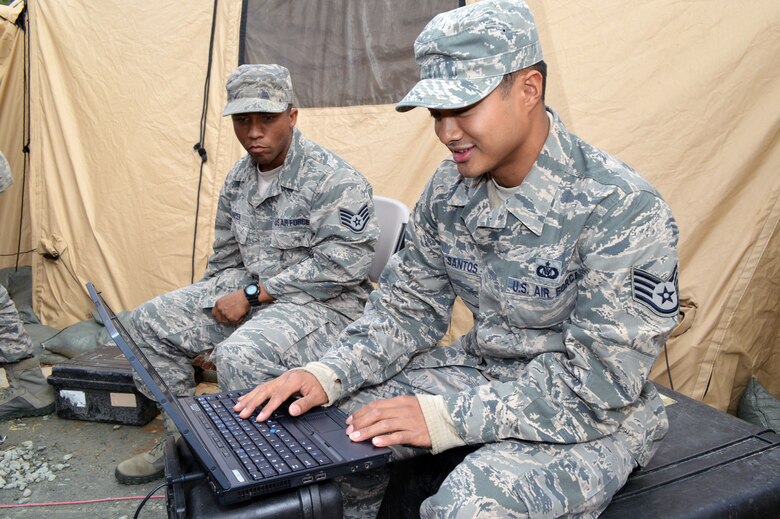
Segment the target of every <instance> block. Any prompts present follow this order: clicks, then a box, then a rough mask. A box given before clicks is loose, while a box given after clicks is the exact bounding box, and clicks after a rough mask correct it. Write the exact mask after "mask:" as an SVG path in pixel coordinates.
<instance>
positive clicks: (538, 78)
mask: <svg viewBox="0 0 780 519" xmlns="http://www.w3.org/2000/svg"><path fill="white" fill-rule="evenodd" d="M543 82H544V80H543V79H542V74H541V72H539V71H538V70H535V69H528V70H527V71H526V72H525V74H523V76H522V87H523V97H524V98H525V101H526V103H527V105H528V107H529V108H533V107H534V106H536V105H537V104H539V103H540V102H541V100H542V84H543Z"/></svg>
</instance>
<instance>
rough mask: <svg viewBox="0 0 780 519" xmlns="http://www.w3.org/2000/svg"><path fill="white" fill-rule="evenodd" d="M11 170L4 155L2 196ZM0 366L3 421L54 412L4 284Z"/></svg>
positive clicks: (10, 179)
mask: <svg viewBox="0 0 780 519" xmlns="http://www.w3.org/2000/svg"><path fill="white" fill-rule="evenodd" d="M13 181H14V178H13V176H12V175H11V168H10V166H9V165H8V161H7V160H6V159H5V156H4V155H3V154H2V152H0V193H2V192H3V191H5V190H6V189H8V187H9V186H10V185H11V184H13ZM0 366H1V367H3V368H5V374H6V377H7V378H8V389H6V390H5V391H3V392H2V394H0V422H2V421H5V420H11V419H12V418H22V417H24V416H42V415H46V414H49V413H51V412H52V411H54V391H53V390H52V387H51V386H50V385H49V384H48V383H47V382H46V377H45V376H44V375H43V372H42V371H41V365H40V363H39V361H38V358H37V357H36V356H35V352H34V350H33V342H32V339H30V336H29V335H27V333H26V332H25V331H24V325H22V320H21V319H20V317H19V312H18V311H17V310H16V306H15V305H14V302H13V301H12V300H11V296H10V295H9V294H8V291H7V290H6V289H5V287H4V286H3V285H0Z"/></svg>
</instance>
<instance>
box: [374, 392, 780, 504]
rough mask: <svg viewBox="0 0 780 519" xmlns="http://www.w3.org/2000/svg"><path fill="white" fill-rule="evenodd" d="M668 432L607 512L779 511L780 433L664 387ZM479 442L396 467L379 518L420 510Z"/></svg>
mask: <svg viewBox="0 0 780 519" xmlns="http://www.w3.org/2000/svg"><path fill="white" fill-rule="evenodd" d="M658 390H659V391H660V392H661V394H662V395H663V396H664V398H665V399H666V402H667V404H666V410H667V413H668V415H669V432H668V434H667V435H666V438H664V440H663V442H661V445H660V446H659V448H658V451H657V452H656V454H655V456H653V458H652V460H651V461H650V463H649V464H648V465H647V466H646V467H644V468H642V469H640V470H637V471H635V472H634V473H633V474H631V476H630V477H629V479H628V482H627V483H626V485H625V486H624V487H623V488H622V489H621V490H620V491H619V492H618V493H617V494H615V496H614V498H613V499H612V502H611V503H610V505H609V506H608V507H607V509H606V510H605V511H604V512H603V514H602V515H601V516H600V517H601V519H625V518H644V517H652V518H663V519H714V518H723V519H725V518H729V519H777V518H780V435H778V434H776V433H775V432H773V431H771V430H767V429H764V428H762V427H758V426H755V425H753V424H750V423H748V422H745V421H743V420H740V419H739V418H736V417H734V416H732V415H730V414H727V413H724V412H722V411H719V410H717V409H715V408H712V407H710V406H708V405H705V404H703V403H701V402H698V401H696V400H693V399H691V398H688V397H686V396H684V395H682V394H680V393H676V392H674V391H670V390H669V389H666V388H664V387H661V386H658ZM472 450H474V448H473V447H462V448H460V449H453V450H452V451H446V452H443V453H441V454H438V455H436V456H422V457H420V458H414V459H411V460H406V461H402V462H398V463H393V464H391V466H390V484H389V485H388V488H387V491H386V493H385V498H384V500H383V502H382V508H381V510H380V513H379V517H380V518H384V519H396V518H399V517H404V518H411V517H419V514H418V510H419V506H420V504H421V503H422V501H423V500H424V499H425V498H426V497H427V496H429V495H431V494H433V493H435V492H436V490H437V489H438V487H439V485H440V484H441V482H442V481H443V480H444V478H445V477H446V475H447V474H448V473H449V472H450V471H451V470H452V469H453V468H454V467H455V465H457V464H458V463H459V462H460V460H462V459H463V457H464V456H466V455H467V454H468V453H469V452H471V451H472Z"/></svg>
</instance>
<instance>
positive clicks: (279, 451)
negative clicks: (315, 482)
mask: <svg viewBox="0 0 780 519" xmlns="http://www.w3.org/2000/svg"><path fill="white" fill-rule="evenodd" d="M240 395H241V393H239V392H231V393H225V394H217V395H203V396H200V397H197V398H196V401H197V402H198V403H199V404H200V406H201V407H202V408H203V410H204V411H205V416H203V415H201V419H202V420H203V421H204V423H206V420H207V418H206V417H208V419H210V420H211V422H212V423H213V424H214V426H215V427H216V430H217V431H218V432H219V433H220V435H221V437H220V436H218V435H217V434H216V433H213V432H212V431H213V429H212V428H208V430H209V431H210V434H212V438H213V439H214V441H215V442H216V443H217V446H218V447H220V449H221V450H222V453H223V456H229V455H231V454H230V451H232V452H233V453H234V454H235V456H237V457H238V459H239V460H240V461H241V463H243V465H244V467H245V468H246V470H247V472H248V473H249V475H250V477H252V479H255V480H260V479H265V478H270V477H274V476H276V475H278V474H288V473H291V472H296V471H299V470H305V469H309V468H314V467H318V466H323V465H328V464H330V463H331V460H330V458H328V457H327V456H326V455H325V454H324V453H323V452H322V451H321V450H319V448H318V447H317V446H316V445H315V444H314V443H313V442H311V441H309V440H307V439H306V438H303V437H300V438H296V437H295V436H293V435H292V434H291V433H290V432H289V431H288V430H287V429H285V428H284V427H283V426H282V424H280V423H279V422H278V421H277V420H275V419H274V417H273V416H272V417H271V418H270V419H268V420H266V421H265V422H257V421H256V420H255V418H256V416H257V414H256V413H255V414H254V415H253V416H252V417H250V418H247V419H243V418H240V417H239V416H238V413H236V412H235V411H233V406H234V405H236V402H237V398H238V397H239V396H240ZM228 449H229V450H228Z"/></svg>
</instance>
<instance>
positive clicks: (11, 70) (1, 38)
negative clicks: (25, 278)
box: [0, 0, 31, 268]
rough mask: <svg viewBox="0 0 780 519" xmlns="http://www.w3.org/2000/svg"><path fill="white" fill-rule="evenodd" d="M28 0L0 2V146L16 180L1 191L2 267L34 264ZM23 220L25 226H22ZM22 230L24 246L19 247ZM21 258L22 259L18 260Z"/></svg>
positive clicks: (0, 246)
mask: <svg viewBox="0 0 780 519" xmlns="http://www.w3.org/2000/svg"><path fill="white" fill-rule="evenodd" d="M23 10H24V2H22V1H21V0H18V1H16V2H14V3H12V4H10V5H8V6H3V5H0V150H2V152H3V155H5V158H6V159H7V160H8V163H9V164H10V166H11V172H12V173H13V177H14V184H13V185H12V186H11V187H10V188H8V189H6V190H5V191H4V192H3V193H1V194H0V268H2V267H15V266H17V264H18V263H20V264H21V265H29V264H30V261H31V260H30V255H29V253H28V254H22V255H19V256H18V257H17V254H16V252H17V251H18V250H20V251H22V252H24V251H27V250H29V249H30V248H31V247H30V240H29V236H30V212H29V205H25V204H24V203H23V202H24V201H25V200H29V192H28V190H27V187H26V182H25V181H24V180H25V174H24V172H25V162H24V161H25V155H24V153H23V152H22V149H23V147H24V136H25V134H24V31H22V30H21V28H20V27H19V26H18V25H17V23H20V22H21V19H20V17H21V14H22V11H23ZM20 223H21V228H20ZM20 234H21V239H22V244H21V245H22V246H21V249H19V241H20ZM17 259H18V260H19V261H17Z"/></svg>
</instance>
